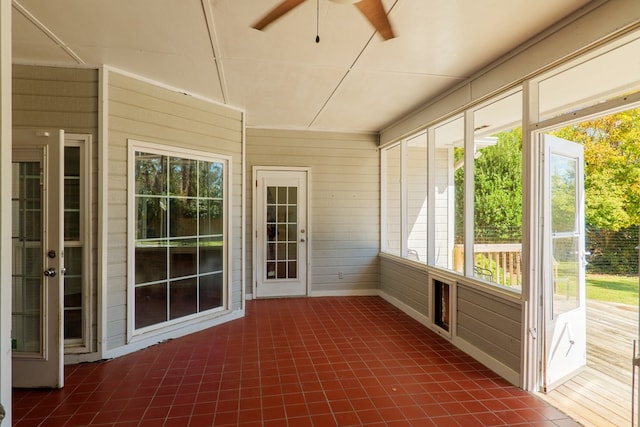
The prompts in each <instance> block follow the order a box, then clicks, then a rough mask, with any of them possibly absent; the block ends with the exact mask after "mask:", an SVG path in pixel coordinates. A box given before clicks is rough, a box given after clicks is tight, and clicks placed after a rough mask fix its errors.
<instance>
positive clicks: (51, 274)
mask: <svg viewBox="0 0 640 427" xmlns="http://www.w3.org/2000/svg"><path fill="white" fill-rule="evenodd" d="M44 275H45V276H47V277H56V269H55V268H48V269H47V270H45V271H44Z"/></svg>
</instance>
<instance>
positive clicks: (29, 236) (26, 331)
mask: <svg viewBox="0 0 640 427" xmlns="http://www.w3.org/2000/svg"><path fill="white" fill-rule="evenodd" d="M40 171H41V165H40V162H14V163H13V164H12V174H13V191H12V195H11V205H12V216H13V231H12V236H11V241H12V246H13V283H12V285H13V310H12V321H13V331H12V348H13V351H14V352H16V353H41V352H42V322H41V311H42V270H43V269H42V187H41V185H40Z"/></svg>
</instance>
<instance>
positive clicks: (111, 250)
mask: <svg viewBox="0 0 640 427" xmlns="http://www.w3.org/2000/svg"><path fill="white" fill-rule="evenodd" d="M107 82H108V88H107V91H108V95H107V97H108V100H107V101H108V103H107V108H108V124H107V126H108V136H109V140H108V153H107V156H108V179H107V183H106V186H107V189H106V191H107V192H108V200H109V202H108V204H109V205H108V207H107V212H106V215H107V221H108V236H107V240H108V241H107V243H106V246H107V248H108V250H107V253H106V256H107V261H106V265H107V273H106V275H107V281H106V286H107V291H106V302H105V310H106V325H105V327H106V329H107V350H113V349H116V351H115V352H113V353H112V354H114V355H118V354H121V353H126V352H128V351H130V350H129V349H128V348H125V346H126V344H127V315H128V313H127V244H128V237H127V214H128V210H127V197H128V196H127V184H128V178H127V149H128V148H127V147H128V146H127V140H128V139H135V140H139V141H144V142H149V143H155V144H162V145H166V146H171V147H178V148H184V149H187V150H198V151H204V152H208V153H215V154H219V155H226V156H230V157H231V162H230V166H231V168H232V169H231V172H232V175H231V176H230V177H229V178H230V179H231V182H232V187H231V189H230V190H231V198H230V199H229V202H230V203H231V221H232V222H231V226H232V228H231V230H230V236H229V241H228V242H229V244H230V245H231V248H232V253H229V254H228V256H229V258H230V259H231V260H232V265H231V272H230V277H231V280H232V281H231V282H230V285H229V287H230V291H231V293H232V302H231V307H230V309H231V311H232V313H233V312H239V311H240V310H241V309H242V292H241V291H242V278H241V275H242V266H241V262H242V257H241V254H242V240H241V235H242V233H241V221H240V218H241V214H242V207H241V202H242V196H241V195H242V133H243V132H242V127H243V122H242V120H243V117H242V113H241V112H240V111H237V110H233V109H230V108H227V107H224V106H222V105H219V104H214V103H210V102H206V101H203V100H201V99H197V98H194V97H191V96H185V95H184V94H182V93H178V92H174V91H171V90H168V89H165V88H162V87H159V86H155V85H153V84H150V83H147V82H144V81H141V80H138V79H135V78H133V77H129V76H125V75H123V74H120V73H116V72H113V71H108V72H107ZM206 326H210V325H208V324H207V325H204V324H203V325H201V326H200V327H206ZM179 331H180V329H178V330H177V331H176V330H174V331H173V332H172V333H173V334H176V335H180V334H185V333H188V332H186V331H183V332H182V333H180V332H179ZM152 341H153V338H151V339H150V341H148V342H147V345H150V344H152V343H153V342H152ZM118 349H119V350H118ZM131 350H134V348H131Z"/></svg>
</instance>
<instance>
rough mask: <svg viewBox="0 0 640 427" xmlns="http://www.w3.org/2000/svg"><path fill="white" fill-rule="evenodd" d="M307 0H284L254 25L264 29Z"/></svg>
mask: <svg viewBox="0 0 640 427" xmlns="http://www.w3.org/2000/svg"><path fill="white" fill-rule="evenodd" d="M304 1H305V0H284V1H282V2H281V3H280V4H279V5H277V6H276V7H274V8H273V9H271V10H270V11H269V13H267V14H266V15H265V16H263V17H262V18H261V19H260V20H259V21H258V22H256V23H255V24H253V25H252V27H253V28H255V29H256V30H263V29H264V28H265V27H266V26H267V25H269V24H271V23H272V22H273V21H275V20H276V19H278V18H280V17H281V16H282V15H284V14H285V13H287V12H289V11H291V10H292V9H293V8H295V7H296V6H298V5H300V4H301V3H303V2H304Z"/></svg>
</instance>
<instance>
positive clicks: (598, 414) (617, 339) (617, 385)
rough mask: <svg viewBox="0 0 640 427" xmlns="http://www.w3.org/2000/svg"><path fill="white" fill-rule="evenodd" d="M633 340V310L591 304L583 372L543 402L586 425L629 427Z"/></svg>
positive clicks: (635, 322) (635, 323) (635, 312)
mask: <svg viewBox="0 0 640 427" xmlns="http://www.w3.org/2000/svg"><path fill="white" fill-rule="evenodd" d="M634 339H638V307H637V306H629V305H624V304H611V303H604V302H601V301H592V300H589V301H588V302H587V368H586V369H585V370H584V371H582V372H581V373H580V374H579V375H577V376H575V377H573V378H572V379H570V380H568V381H567V382H565V383H564V384H562V385H561V386H559V387H557V388H556V389H555V390H553V391H551V392H550V393H547V394H546V395H542V398H543V399H545V400H546V401H548V402H549V403H551V404H552V405H554V406H556V407H557V408H559V409H561V410H562V411H564V412H565V413H566V414H568V415H569V416H571V417H572V418H574V419H575V420H576V421H578V422H580V423H582V424H584V425H585V426H597V427H617V426H630V425H631V384H632V376H631V374H632V359H633V340H634ZM638 351H639V352H640V350H638ZM637 389H638V387H637V384H636V390H637ZM636 392H637V391H636ZM636 398H637V397H636ZM636 406H637V405H636ZM636 412H637V407H636ZM636 420H637V417H636Z"/></svg>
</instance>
